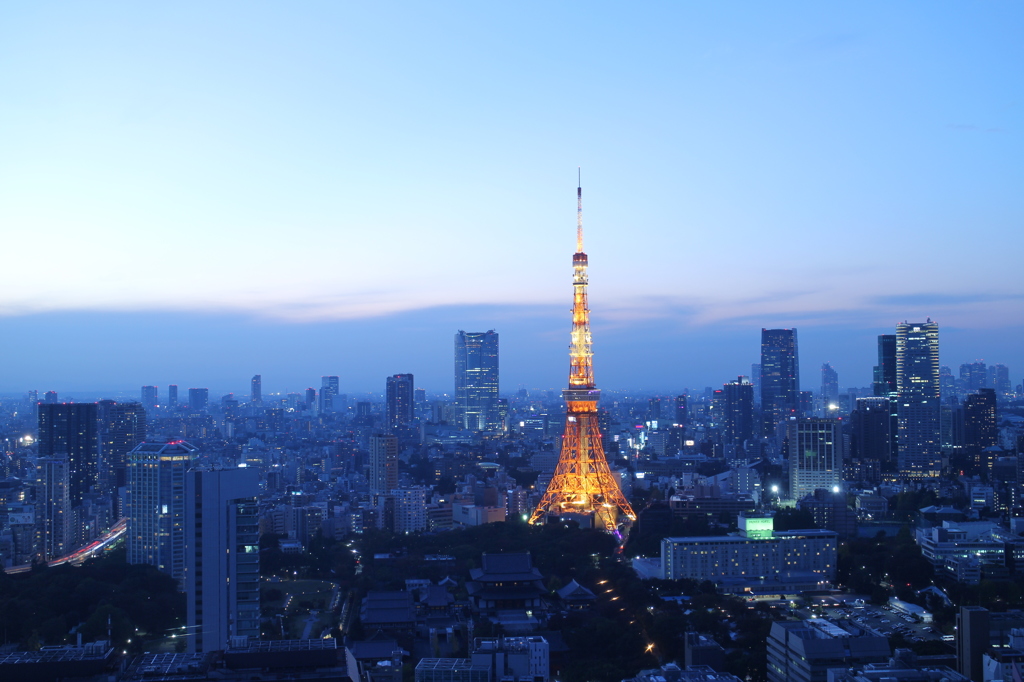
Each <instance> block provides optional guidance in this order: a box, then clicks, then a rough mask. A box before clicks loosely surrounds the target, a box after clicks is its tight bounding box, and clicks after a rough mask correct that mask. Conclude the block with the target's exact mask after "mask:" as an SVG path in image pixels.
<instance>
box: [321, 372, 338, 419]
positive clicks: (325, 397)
mask: <svg viewBox="0 0 1024 682" xmlns="http://www.w3.org/2000/svg"><path fill="white" fill-rule="evenodd" d="M340 388H341V381H340V379H339V378H338V377H336V376H325V377H320V414H326V413H327V412H334V397H335V396H336V395H338V392H339V390H340Z"/></svg>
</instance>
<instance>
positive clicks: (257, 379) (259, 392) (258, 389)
mask: <svg viewBox="0 0 1024 682" xmlns="http://www.w3.org/2000/svg"><path fill="white" fill-rule="evenodd" d="M251 384H252V390H251V391H250V393H249V401H250V402H252V403H253V404H254V405H256V406H257V407H259V406H260V405H262V404H263V375H261V374H257V375H255V376H254V377H253V378H252V382H251Z"/></svg>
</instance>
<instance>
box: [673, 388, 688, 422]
mask: <svg viewBox="0 0 1024 682" xmlns="http://www.w3.org/2000/svg"><path fill="white" fill-rule="evenodd" d="M675 416H676V424H677V425H678V426H686V425H687V423H688V421H687V420H688V419H689V414H688V409H687V404H686V395H685V394H684V395H677V396H676V415H675Z"/></svg>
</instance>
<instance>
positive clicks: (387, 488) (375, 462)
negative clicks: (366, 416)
mask: <svg viewBox="0 0 1024 682" xmlns="http://www.w3.org/2000/svg"><path fill="white" fill-rule="evenodd" d="M397 487H398V438H397V437H395V436H392V435H389V434H377V435H374V436H370V492H372V493H389V492H391V491H392V490H394V489H395V488H397Z"/></svg>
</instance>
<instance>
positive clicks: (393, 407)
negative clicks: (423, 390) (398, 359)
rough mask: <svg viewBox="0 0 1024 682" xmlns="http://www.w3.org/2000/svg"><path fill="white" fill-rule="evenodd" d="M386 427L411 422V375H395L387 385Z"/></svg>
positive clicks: (389, 379) (391, 427)
mask: <svg viewBox="0 0 1024 682" xmlns="http://www.w3.org/2000/svg"><path fill="white" fill-rule="evenodd" d="M386 400H387V425H388V428H389V429H393V428H395V427H396V426H401V425H403V424H411V423H412V420H413V405H414V403H413V378H412V375H411V374H395V375H394V376H390V377H388V383H387V396H386Z"/></svg>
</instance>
